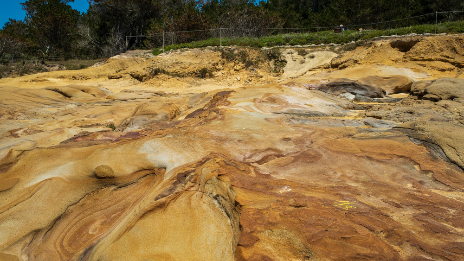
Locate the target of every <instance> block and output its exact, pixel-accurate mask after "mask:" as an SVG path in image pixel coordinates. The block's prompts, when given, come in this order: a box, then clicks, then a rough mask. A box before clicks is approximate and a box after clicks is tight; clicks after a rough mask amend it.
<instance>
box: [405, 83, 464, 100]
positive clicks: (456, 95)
mask: <svg viewBox="0 0 464 261" xmlns="http://www.w3.org/2000/svg"><path fill="white" fill-rule="evenodd" d="M411 92H412V93H413V95H415V96H417V97H418V98H419V99H425V100H432V101H438V100H452V101H457V102H460V103H462V102H463V100H464V79H456V78H440V79H437V80H435V81H420V82H417V83H414V85H413V86H412V88H411Z"/></svg>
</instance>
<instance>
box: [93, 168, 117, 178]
mask: <svg viewBox="0 0 464 261" xmlns="http://www.w3.org/2000/svg"><path fill="white" fill-rule="evenodd" d="M93 172H94V173H95V176H96V177H97V178H99V179H110V178H114V171H113V169H112V168H111V167H110V166H108V165H99V166H98V167H96V168H95V170H94V171H93Z"/></svg>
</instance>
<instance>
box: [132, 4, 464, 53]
mask: <svg viewBox="0 0 464 261" xmlns="http://www.w3.org/2000/svg"><path fill="white" fill-rule="evenodd" d="M461 20H464V11H447V12H434V13H428V14H423V15H418V16H413V17H406V18H400V19H394V20H390V21H379V22H372V23H363V24H348V25H344V26H343V27H344V28H348V29H349V30H359V29H360V28H362V29H363V30H388V29H395V28H405V27H410V26H417V25H432V24H434V25H435V27H434V29H433V30H430V27H427V28H428V29H424V32H423V33H439V32H440V30H439V27H440V24H441V23H445V22H455V21H461ZM336 26H338V25H334V26H325V27H324V26H318V27H308V28H249V29H248V28H215V29H209V30H194V31H176V32H163V33H159V34H154V35H148V36H146V35H138V36H126V48H127V49H130V48H140V47H143V46H145V47H149V48H160V49H161V48H162V50H164V47H166V46H169V45H179V44H184V43H190V42H194V41H202V40H207V39H215V40H216V42H215V45H219V46H220V45H222V43H223V40H224V39H226V38H241V37H253V38H257V37H263V36H272V35H285V34H296V33H313V32H320V31H328V30H333V28H334V27H336Z"/></svg>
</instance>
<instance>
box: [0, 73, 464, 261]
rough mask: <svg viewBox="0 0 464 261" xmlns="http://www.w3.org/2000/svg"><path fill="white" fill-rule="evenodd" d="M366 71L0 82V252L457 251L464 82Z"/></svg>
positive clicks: (309, 256) (340, 254) (411, 254)
mask: <svg viewBox="0 0 464 261" xmlns="http://www.w3.org/2000/svg"><path fill="white" fill-rule="evenodd" d="M339 73H340V74H341V72H339ZM348 75H349V73H347V76H348ZM372 76H373V77H370V78H367V80H365V81H364V82H363V84H358V83H356V82H355V81H354V80H357V78H356V79H355V78H353V79H344V80H340V79H334V80H332V81H330V82H331V83H329V84H328V83H327V81H325V80H322V79H320V78H317V77H315V78H304V77H301V78H299V79H296V80H294V81H287V82H281V83H279V84H277V83H274V84H268V85H261V86H247V87H241V88H234V89H225V88H223V89H217V90H208V91H205V92H192V93H189V92H188V91H185V92H183V93H169V92H163V91H162V90H160V89H157V88H155V87H153V90H151V91H150V90H149V89H148V88H147V89H144V90H132V91H131V92H119V93H112V92H110V91H108V90H107V89H105V88H103V87H100V86H90V85H85V86H83V85H71V86H63V87H60V88H54V87H53V88H35V89H24V88H21V89H19V88H11V87H1V88H0V92H1V96H0V97H1V100H2V103H1V106H0V109H1V111H0V113H1V115H2V116H1V120H0V126H1V127H0V128H1V130H2V132H1V134H0V156H1V157H2V159H1V160H0V231H1V233H0V260H462V259H464V242H463V240H462V239H463V238H464V219H463V217H464V192H463V189H464V172H463V169H464V164H463V158H464V157H463V153H464V150H463V149H462V148H463V146H464V145H463V143H462V137H463V136H462V133H463V132H462V130H463V128H464V127H463V125H462V124H463V122H462V119H463V118H462V117H463V116H464V115H463V114H462V113H463V110H462V103H463V101H462V99H461V95H460V93H461V92H462V90H461V88H462V86H464V82H463V80H456V79H439V80H431V81H422V82H415V83H414V84H413V85H412V87H408V88H404V90H403V89H401V88H397V89H396V90H397V91H398V92H401V90H403V91H406V92H409V88H410V89H411V94H409V95H408V94H404V95H403V96H399V97H400V98H398V97H396V96H395V97H390V96H385V97H384V92H385V89H383V91H384V92H382V89H381V88H382V86H385V85H388V84H387V83H386V82H387V81H390V80H391V79H396V80H395V81H394V83H392V84H391V85H392V86H393V85H394V86H399V84H397V83H398V82H401V84H403V82H404V84H403V85H411V84H410V81H411V79H410V78H405V77H404V75H403V76H398V77H392V78H386V77H385V76H384V75H372ZM374 76H375V77H374ZM347 78H349V77H347ZM318 79H319V80H318ZM398 79H399V80H398ZM404 79H406V80H404ZM112 80H113V79H112ZM403 80H404V81H403ZM318 81H319V82H318ZM360 82H362V80H360ZM340 86H341V87H340ZM347 86H348V87H347ZM388 86H390V85H388ZM440 86H443V88H440ZM342 87H343V88H342ZM355 87H356V88H355ZM359 88H361V89H362V90H365V89H369V90H375V91H376V93H378V95H376V96H375V98H372V97H369V98H370V100H368V102H356V100H353V99H349V97H348V96H347V95H350V94H351V92H353V90H356V91H357V90H358V89H359ZM379 90H380V91H379ZM397 91H395V92H397ZM386 93H387V94H388V91H387V92H386ZM355 94H358V93H357V92H355ZM428 94H433V95H435V96H437V97H438V98H436V99H428V98H427V97H428V96H427V95H428ZM351 95H353V94H351ZM347 97H348V98H347ZM373 97H374V96H373ZM374 99H376V100H374Z"/></svg>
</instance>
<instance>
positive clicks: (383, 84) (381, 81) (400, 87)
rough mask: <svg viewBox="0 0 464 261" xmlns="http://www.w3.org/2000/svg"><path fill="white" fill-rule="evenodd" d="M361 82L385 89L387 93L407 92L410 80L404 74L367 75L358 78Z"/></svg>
mask: <svg viewBox="0 0 464 261" xmlns="http://www.w3.org/2000/svg"><path fill="white" fill-rule="evenodd" d="M358 81H359V82H360V83H361V84H365V85H370V86H374V87H378V88H381V89H383V90H385V92H386V93H387V94H393V93H408V92H409V91H410V90H411V86H412V83H413V82H412V80H411V79H409V78H408V77H406V76H402V75H393V76H389V77H381V76H367V77H363V78H360V79H359V80H358Z"/></svg>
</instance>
